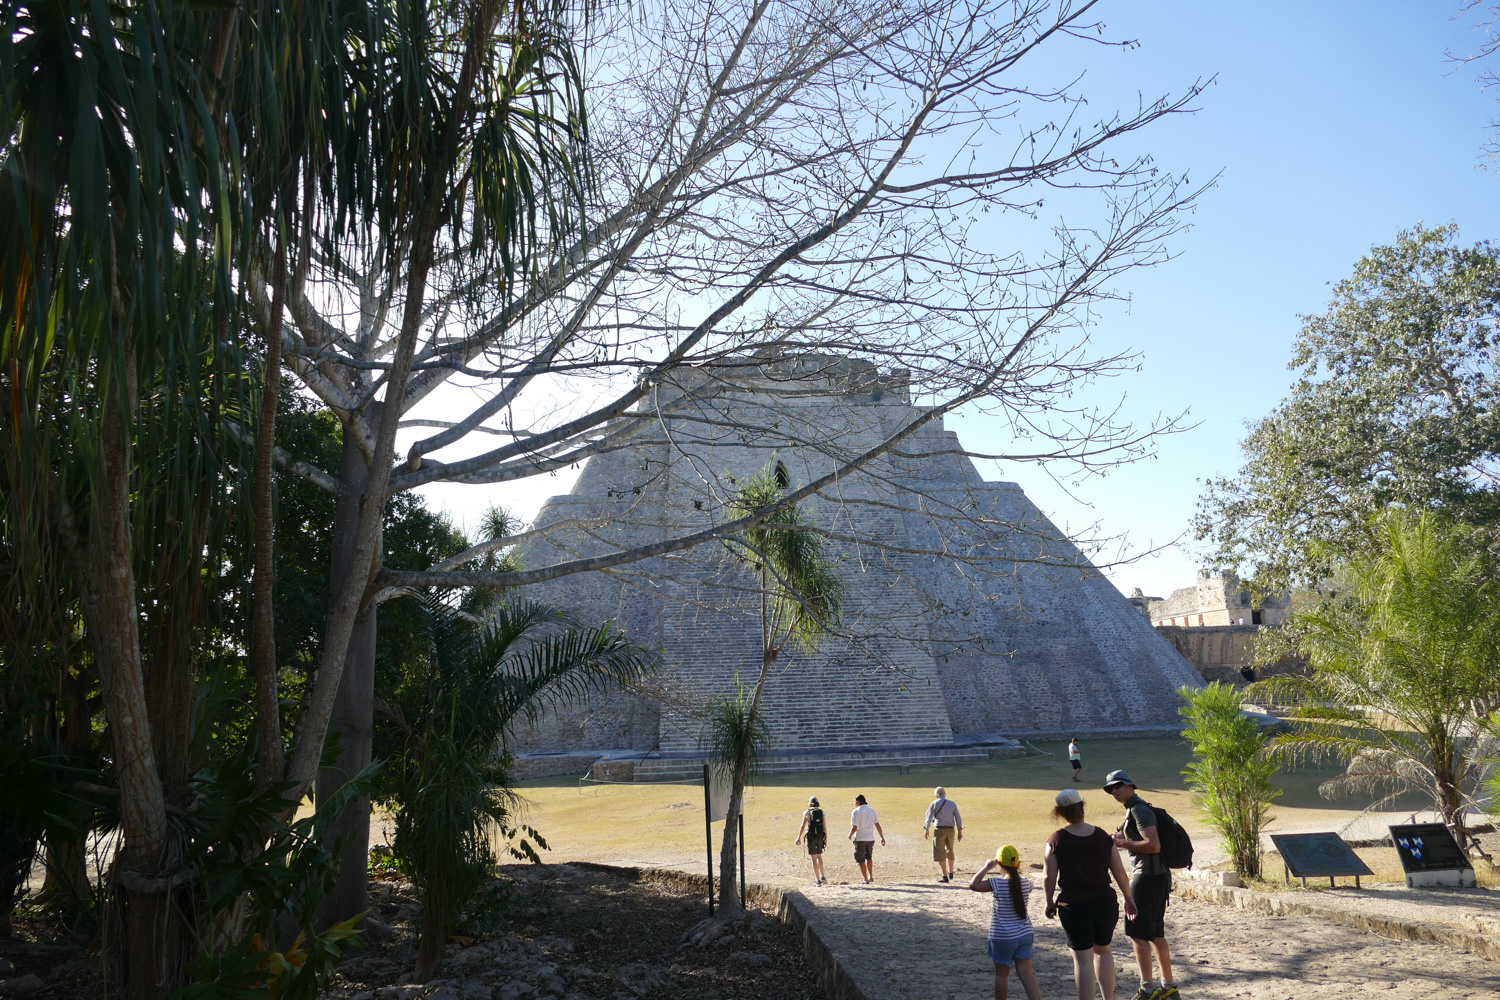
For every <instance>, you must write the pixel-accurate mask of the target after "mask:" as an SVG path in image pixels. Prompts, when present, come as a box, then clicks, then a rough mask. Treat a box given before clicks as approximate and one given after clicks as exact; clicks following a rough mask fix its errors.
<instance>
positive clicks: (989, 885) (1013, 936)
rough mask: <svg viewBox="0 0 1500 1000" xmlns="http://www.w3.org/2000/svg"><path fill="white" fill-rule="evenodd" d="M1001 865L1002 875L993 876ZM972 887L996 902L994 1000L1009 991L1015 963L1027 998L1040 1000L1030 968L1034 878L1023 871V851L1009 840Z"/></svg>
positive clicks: (992, 943) (993, 923) (992, 950)
mask: <svg viewBox="0 0 1500 1000" xmlns="http://www.w3.org/2000/svg"><path fill="white" fill-rule="evenodd" d="M997 865H998V866H999V867H1000V870H1001V872H1002V876H1000V877H995V878H991V877H990V872H991V871H993V870H994V869H995V866H997ZM969 888H970V889H973V890H974V891H975V892H987V893H989V894H990V896H991V900H992V902H993V903H994V909H993V910H992V911H991V912H990V943H989V953H990V961H992V962H994V963H995V1000H1006V998H1007V997H1008V996H1009V995H1010V967H1011V966H1012V965H1014V966H1015V967H1016V978H1017V979H1019V980H1021V988H1022V989H1024V990H1025V991H1026V1000H1041V995H1042V992H1041V989H1040V988H1038V986H1037V984H1036V975H1035V974H1034V973H1033V972H1032V971H1031V956H1032V955H1033V954H1034V952H1035V949H1034V948H1033V943H1034V937H1033V934H1032V930H1031V918H1030V917H1028V916H1027V915H1026V897H1027V896H1028V895H1030V894H1031V879H1029V878H1026V877H1025V876H1023V875H1022V874H1021V854H1020V852H1019V851H1017V850H1016V849H1015V848H1014V847H1012V846H1010V845H1009V844H1006V845H1005V846H1004V847H1002V848H1000V850H999V851H997V852H996V853H995V857H994V859H993V860H991V861H987V862H985V866H984V867H983V868H981V869H979V872H978V873H977V874H976V875H975V876H974V881H972V882H970V883H969Z"/></svg>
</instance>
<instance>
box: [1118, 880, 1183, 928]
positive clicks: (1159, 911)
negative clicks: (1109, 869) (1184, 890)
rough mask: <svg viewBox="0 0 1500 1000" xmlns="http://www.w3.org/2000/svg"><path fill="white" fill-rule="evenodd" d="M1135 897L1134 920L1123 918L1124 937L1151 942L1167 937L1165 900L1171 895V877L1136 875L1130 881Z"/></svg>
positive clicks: (1131, 891) (1131, 890) (1132, 893)
mask: <svg viewBox="0 0 1500 1000" xmlns="http://www.w3.org/2000/svg"><path fill="white" fill-rule="evenodd" d="M1130 894H1131V895H1132V896H1134V897H1135V919H1134V920H1131V919H1130V918H1129V917H1126V918H1125V936H1126V937H1129V938H1135V939H1136V940H1137V941H1153V940H1155V939H1156V938H1164V937H1166V936H1167V899H1168V897H1170V896H1171V895H1172V876H1171V874H1170V873H1168V874H1166V875H1137V876H1135V877H1134V878H1132V879H1131V880H1130Z"/></svg>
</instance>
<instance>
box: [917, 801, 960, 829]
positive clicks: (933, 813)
mask: <svg viewBox="0 0 1500 1000" xmlns="http://www.w3.org/2000/svg"><path fill="white" fill-rule="evenodd" d="M934 823H936V824H937V825H938V826H956V827H958V828H959V829H960V830H962V829H963V826H964V821H963V820H961V819H959V818H958V806H956V805H954V804H953V800H952V799H933V800H932V805H930V806H928V807H927V820H926V822H924V823H923V824H922V829H923V830H926V829H927V828H928V827H930V826H932V824H934Z"/></svg>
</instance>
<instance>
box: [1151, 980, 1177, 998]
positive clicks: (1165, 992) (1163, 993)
mask: <svg viewBox="0 0 1500 1000" xmlns="http://www.w3.org/2000/svg"><path fill="white" fill-rule="evenodd" d="M1156 1000H1182V994H1181V993H1178V992H1177V987H1176V986H1169V985H1167V984H1166V983H1163V984H1162V986H1161V989H1159V990H1157V991H1156Z"/></svg>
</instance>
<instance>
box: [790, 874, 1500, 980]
mask: <svg viewBox="0 0 1500 1000" xmlns="http://www.w3.org/2000/svg"><path fill="white" fill-rule="evenodd" d="M877 857H878V855H877ZM806 895H807V896H808V898H809V899H810V900H811V901H812V902H813V904H814V905H815V906H816V908H817V910H818V913H819V915H820V916H821V917H822V919H823V921H824V924H825V926H826V927H827V928H828V932H827V934H826V938H827V940H828V943H829V944H830V945H831V946H832V947H833V948H834V949H835V950H836V951H838V952H839V953H840V954H841V956H845V957H847V959H848V961H849V963H850V967H851V969H852V970H853V971H854V976H855V979H856V981H857V982H858V983H859V984H860V986H861V987H862V988H863V989H864V991H865V993H866V994H867V995H868V996H869V997H870V1000H919V998H920V1000H931V998H934V997H950V998H952V1000H989V998H990V997H991V996H993V993H992V985H991V984H992V975H991V969H992V968H993V966H992V965H990V963H989V961H988V958H987V957H986V955H985V954H984V939H985V933H986V930H987V928H988V921H989V906H990V902H989V897H988V896H987V895H983V894H980V893H975V892H970V891H968V889H967V888H966V886H956V885H955V886H943V885H936V884H931V883H927V884H896V883H893V882H886V883H877V884H876V885H874V886H868V887H866V886H852V885H851V886H831V887H824V888H813V889H809V890H807V891H806ZM1038 898H1039V893H1038V894H1034V895H1033V900H1036V899H1038ZM1036 925H1037V930H1036V949H1037V954H1036V958H1035V959H1034V967H1035V970H1036V973H1037V978H1038V980H1039V981H1040V983H1041V988H1042V996H1043V997H1051V998H1065V997H1071V996H1073V995H1074V992H1073V990H1074V987H1073V966H1072V958H1071V952H1069V951H1068V950H1067V945H1066V942H1065V941H1064V939H1063V935H1062V931H1061V930H1060V929H1059V928H1058V926H1057V924H1056V923H1055V922H1053V921H1047V920H1037V921H1036ZM1167 934H1168V940H1169V941H1170V942H1171V944H1172V950H1173V956H1174V962H1175V964H1176V978H1177V982H1178V986H1179V989H1181V990H1182V994H1183V996H1184V997H1185V998H1187V1000H1219V998H1229V997H1241V998H1252V1000H1273V998H1276V1000H1281V998H1287V1000H1291V998H1296V1000H1303V998H1306V997H1318V998H1328V1000H1333V998H1355V997H1366V996H1369V995H1372V994H1373V995H1376V996H1379V997H1383V998H1389V1000H1397V998H1401V1000H1406V998H1412V1000H1415V998H1418V997H1421V998H1427V1000H1459V998H1479V997H1484V998H1487V1000H1493V998H1494V997H1495V996H1496V995H1497V994H1500V965H1496V964H1495V963H1492V962H1487V961H1485V960H1484V959H1482V958H1479V957H1477V956H1474V955H1469V954H1463V953H1459V952H1455V951H1452V950H1450V949H1448V948H1445V947H1442V946H1439V945H1435V944H1428V943H1418V942H1410V941H1399V942H1397V941H1388V940H1386V939H1384V938H1380V937H1376V936H1374V935H1371V934H1365V933H1362V932H1359V931H1356V930H1353V929H1351V928H1346V927H1341V926H1331V925H1328V924H1326V923H1323V922H1320V921H1318V920H1316V919H1314V918H1310V917H1272V916H1264V915H1259V914H1253V913H1244V912H1241V911H1239V910H1233V909H1229V908H1226V907H1220V906H1215V905H1214V904H1211V903H1196V902H1191V901H1185V900H1181V899H1176V898H1174V899H1173V901H1172V905H1171V907H1170V908H1169V910H1168V920H1167ZM1114 952H1115V958H1116V962H1117V963H1118V967H1119V970H1120V975H1119V977H1118V980H1117V985H1116V990H1115V995H1116V996H1117V997H1121V998H1126V997H1129V996H1130V995H1131V993H1133V992H1134V990H1135V987H1136V986H1137V985H1138V983H1139V975H1138V973H1137V972H1136V971H1135V963H1134V960H1133V958H1132V957H1131V954H1130V950H1129V947H1128V942H1127V941H1126V940H1125V939H1124V937H1123V934H1117V936H1116V938H1115V943H1114ZM1024 995H1025V994H1024V993H1021V992H1020V991H1019V989H1017V988H1016V984H1015V983H1014V980H1012V993H1011V996H1013V997H1024Z"/></svg>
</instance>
